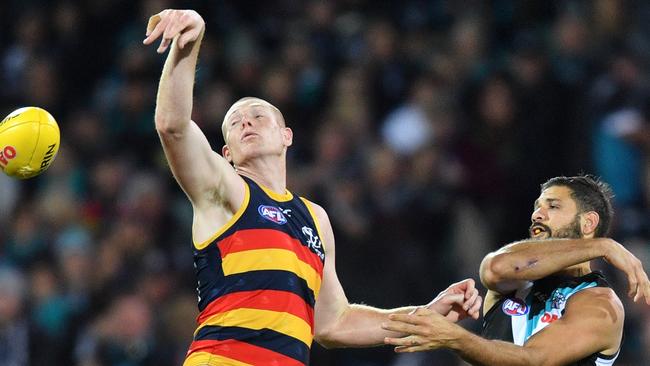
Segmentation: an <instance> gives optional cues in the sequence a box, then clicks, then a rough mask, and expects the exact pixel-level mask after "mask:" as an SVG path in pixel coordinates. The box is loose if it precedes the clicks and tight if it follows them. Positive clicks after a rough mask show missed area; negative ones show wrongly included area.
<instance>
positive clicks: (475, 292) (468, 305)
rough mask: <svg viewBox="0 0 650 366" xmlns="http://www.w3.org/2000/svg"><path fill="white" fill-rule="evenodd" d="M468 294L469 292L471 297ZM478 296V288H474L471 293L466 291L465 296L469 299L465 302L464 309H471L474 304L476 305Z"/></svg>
mask: <svg viewBox="0 0 650 366" xmlns="http://www.w3.org/2000/svg"><path fill="white" fill-rule="evenodd" d="M468 294H469V297H468V296H467V295H468ZM478 297H479V296H478V290H477V289H473V290H472V291H471V292H469V293H467V292H466V293H465V298H466V299H467V300H466V301H465V303H463V309H464V310H466V311H467V310H469V309H470V308H471V307H472V306H474V303H475V302H476V300H477V299H478Z"/></svg>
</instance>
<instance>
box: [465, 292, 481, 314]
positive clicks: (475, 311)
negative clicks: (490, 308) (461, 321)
mask: <svg viewBox="0 0 650 366" xmlns="http://www.w3.org/2000/svg"><path fill="white" fill-rule="evenodd" d="M482 304H483V298H481V297H480V296H479V297H478V298H477V299H476V301H475V302H474V304H473V305H472V307H471V308H469V310H467V314H468V315H469V316H471V317H472V318H473V319H474V320H478V318H479V316H480V315H481V305H482Z"/></svg>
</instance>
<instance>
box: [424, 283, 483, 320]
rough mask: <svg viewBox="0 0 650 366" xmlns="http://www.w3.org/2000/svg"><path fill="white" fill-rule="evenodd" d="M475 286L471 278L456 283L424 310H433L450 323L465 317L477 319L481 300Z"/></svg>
mask: <svg viewBox="0 0 650 366" xmlns="http://www.w3.org/2000/svg"><path fill="white" fill-rule="evenodd" d="M475 286H476V284H475V282H474V280H473V279H471V278H468V279H465V280H462V281H460V282H456V283H454V284H452V285H450V286H449V287H447V289H446V290H444V291H442V292H441V293H440V294H438V296H436V298H435V299H433V301H431V302H430V303H429V304H427V305H426V308H427V309H431V310H434V311H435V312H437V313H438V314H441V315H443V316H444V317H445V318H447V320H449V321H452V322H457V321H459V320H462V319H465V318H467V317H472V318H474V319H478V317H479V310H480V308H481V304H482V302H483V299H482V298H481V296H479V294H478V290H477V289H476V287H475ZM418 310H419V309H416V311H414V312H413V313H417V311H418Z"/></svg>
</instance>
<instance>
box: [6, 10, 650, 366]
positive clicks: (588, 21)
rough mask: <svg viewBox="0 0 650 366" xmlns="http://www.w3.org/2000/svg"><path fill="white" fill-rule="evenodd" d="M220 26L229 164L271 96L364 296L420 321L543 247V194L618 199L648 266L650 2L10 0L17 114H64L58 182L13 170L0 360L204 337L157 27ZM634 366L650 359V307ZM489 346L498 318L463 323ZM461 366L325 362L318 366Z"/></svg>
mask: <svg viewBox="0 0 650 366" xmlns="http://www.w3.org/2000/svg"><path fill="white" fill-rule="evenodd" d="M168 7H177V8H186V7H190V8H194V9H196V10H197V11H199V12H200V13H201V14H202V16H203V17H204V18H205V20H206V35H205V39H204V40H203V45H202V49H201V53H200V60H199V67H198V71H197V73H196V87H195V95H194V108H193V119H194V120H195V121H196V122H197V123H198V124H199V125H200V126H201V128H202V129H203V131H204V132H205V134H206V135H207V136H208V139H209V140H210V142H211V144H212V146H213V148H214V149H215V150H216V151H221V146H222V145H223V140H222V138H221V132H220V126H221V120H222V118H223V115H224V113H225V111H226V110H227V109H228V107H229V106H230V104H231V103H233V102H234V101H235V100H237V99H238V98H240V97H243V96H248V95H253V96H259V97H262V98H264V99H267V100H268V101H270V102H271V103H273V104H275V105H276V106H277V107H278V108H279V109H280V110H281V111H282V112H283V113H284V116H285V119H286V121H287V123H288V125H289V127H291V128H292V129H293V130H294V135H295V138H294V146H292V147H291V148H290V150H289V156H288V159H289V163H288V170H289V177H288V183H289V189H290V190H291V191H292V192H294V193H296V194H299V195H302V196H306V197H309V198H310V199H312V200H314V201H316V202H318V203H320V204H321V205H323V206H324V207H325V208H326V209H327V210H328V212H329V216H330V219H331V221H332V224H333V226H334V231H335V235H336V237H337V244H336V245H337V270H338V274H339V277H340V279H341V281H342V283H343V287H344V288H345V290H346V293H347V295H348V298H349V299H350V301H353V302H364V303H367V304H370V305H374V306H379V307H394V306H401V305H408V304H423V303H426V302H428V301H430V300H431V299H432V297H433V296H435V294H437V293H438V292H439V291H441V290H442V289H443V288H445V287H446V286H447V285H448V284H449V283H451V282H453V281H457V280H460V279H462V278H465V277H468V276H469V277H473V278H477V276H478V265H479V263H480V261H481V259H482V258H483V256H484V255H485V254H487V253H488V252H489V251H491V250H494V249H496V248H498V247H500V246H502V245H504V244H507V243H509V242H511V241H514V240H518V239H522V238H525V237H527V236H528V232H527V228H528V226H529V223H530V214H531V211H532V204H533V201H534V199H535V198H536V197H537V196H538V194H539V185H540V184H541V183H542V182H544V181H545V180H546V179H548V178H550V177H552V176H556V175H575V174H578V173H581V172H585V173H593V174H595V175H598V176H601V177H602V178H603V179H604V180H605V181H607V182H609V183H610V184H611V185H612V187H613V189H614V191H615V194H616V202H615V207H616V211H617V216H616V221H615V223H614V226H615V227H614V232H613V233H612V236H613V237H614V238H615V239H617V240H619V241H620V242H622V243H624V244H626V245H627V246H628V248H629V249H630V250H632V251H633V252H634V253H635V254H637V256H639V257H640V258H642V259H643V260H644V261H645V268H646V269H650V246H649V245H648V241H649V240H650V231H649V230H648V219H649V218H650V215H649V214H650V211H649V209H650V208H649V205H648V202H649V201H648V198H649V193H650V170H648V169H647V168H648V163H649V162H650V160H649V159H648V158H649V156H648V151H649V148H650V129H649V127H650V120H649V117H650V88H649V84H648V83H647V82H648V76H649V75H650V74H649V73H648V71H649V69H648V66H650V23H649V22H648V21H647V19H649V18H650V3H648V2H645V1H642V0H630V1H625V2H623V1H617V0H593V1H590V0H584V1H574V0H568V1H545V0H539V1H516V0H492V1H479V0H460V1H456V0H431V1H427V0H401V1H368V0H339V1H319V0H306V1H301V0H276V1H261V2H258V1H251V0H239V1H171V0H169V1H167V0H142V1H130V0H88V1H81V0H78V1H74V0H61V1H46V0H4V1H1V2H0V24H1V28H0V29H1V30H2V31H0V83H1V85H2V88H0V114H2V116H4V115H6V114H8V113H9V112H11V111H12V110H14V109H16V108H18V107H21V106H26V105H35V106H40V107H43V108H45V109H47V110H48V111H50V112H51V113H52V114H53V115H54V117H55V118H56V119H57V121H58V123H59V125H60V127H61V131H62V144H61V150H60V152H59V155H58V156H57V158H56V160H55V161H54V163H53V164H52V166H51V167H50V169H49V170H48V171H47V172H46V173H45V174H43V175H42V176H40V177H38V178H35V179H31V180H26V181H19V180H14V179H10V178H7V177H5V176H4V175H1V174H0V365H6V366H17V365H26V364H32V365H43V364H48V365H80V366H100V365H106V366H108V365H115V366H139V365H157V366H167V365H169V366H172V365H180V364H181V363H182V360H183V358H184V354H185V352H186V350H187V346H188V344H189V342H190V341H191V337H192V331H193V329H194V327H195V325H196V324H195V317H196V315H197V313H198V311H197V307H196V294H195V292H194V288H195V286H196V284H195V280H194V269H193V267H192V254H191V251H192V244H191V220H192V212H191V207H190V205H189V203H188V201H187V200H186V198H185V196H184V195H183V193H182V191H181V190H180V189H179V188H178V186H177V185H176V183H175V181H174V179H173V177H172V176H171V173H170V171H169V168H168V166H167V164H166V162H165V160H164V156H163V154H162V149H161V148H160V145H159V139H158V136H157V134H156V132H155V129H154V124H153V112H154V107H155V97H156V90H157V81H158V77H159V75H160V71H161V68H162V64H163V62H164V56H161V55H158V54H157V53H156V52H155V48H156V47H155V46H154V47H144V46H143V45H142V40H143V39H144V37H145V27H146V23H147V19H148V17H149V16H150V15H152V14H155V13H157V12H159V11H160V10H162V9H164V8H168ZM597 267H598V268H600V269H602V270H604V271H605V272H606V273H607V274H608V275H609V276H610V279H611V280H612V283H613V285H614V287H615V289H616V290H617V293H618V294H619V296H620V297H621V298H623V299H624V302H625V308H626V320H625V323H626V325H625V340H624V346H623V350H622V353H621V356H620V357H619V361H618V362H617V365H621V366H624V365H648V364H650V352H648V350H649V349H650V307H647V306H644V305H639V304H634V303H632V302H631V301H629V300H628V299H627V297H626V295H625V294H626V285H627V283H626V280H625V278H622V277H621V275H620V273H618V272H616V271H613V270H611V268H609V267H608V265H607V264H604V263H598V264H597ZM465 325H466V326H467V327H468V328H471V329H474V330H476V329H478V328H480V324H479V322H471V321H470V322H467V323H466V324H465ZM432 364H436V365H459V364H461V363H460V361H459V360H458V359H457V358H456V357H455V356H453V355H451V354H449V353H446V352H431V353H427V354H417V355H409V356H400V357H397V356H395V354H394V353H393V351H392V350H391V349H390V348H388V347H380V348H375V349H371V350H323V349H322V348H320V347H319V346H317V345H315V346H314V349H313V353H312V365H314V366H324V365H341V366H353V365H354V366H359V365H361V366H384V365H388V366H419V365H432Z"/></svg>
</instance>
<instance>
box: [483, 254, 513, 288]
mask: <svg viewBox="0 0 650 366" xmlns="http://www.w3.org/2000/svg"><path fill="white" fill-rule="evenodd" d="M508 272H509V269H508V266H507V264H506V263H505V261H504V258H503V256H502V255H499V254H496V255H495V254H489V255H488V256H486V257H485V258H484V259H483V262H481V268H480V276H481V283H482V284H483V286H485V287H487V288H488V289H491V290H494V289H495V288H496V285H497V284H498V283H499V282H502V281H503V280H505V279H507V278H508Z"/></svg>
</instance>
